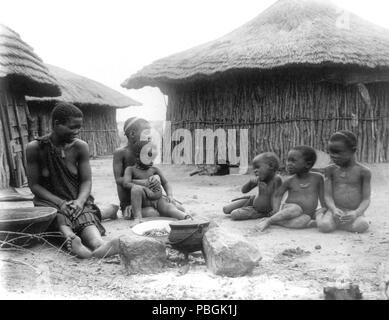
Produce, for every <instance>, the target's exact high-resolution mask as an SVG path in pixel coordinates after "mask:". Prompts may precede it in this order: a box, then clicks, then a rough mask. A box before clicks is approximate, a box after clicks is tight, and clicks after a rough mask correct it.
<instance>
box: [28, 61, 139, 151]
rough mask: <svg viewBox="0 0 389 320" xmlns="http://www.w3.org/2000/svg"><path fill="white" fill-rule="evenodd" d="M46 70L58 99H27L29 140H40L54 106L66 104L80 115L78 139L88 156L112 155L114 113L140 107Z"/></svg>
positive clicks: (90, 84)
mask: <svg viewBox="0 0 389 320" xmlns="http://www.w3.org/2000/svg"><path fill="white" fill-rule="evenodd" d="M46 66H47V68H48V69H49V71H50V72H51V74H53V76H54V77H55V78H56V79H57V81H58V83H59V86H60V88H61V92H62V95H61V96H59V97H43V98H36V97H27V103H28V106H29V110H30V113H31V117H32V119H33V124H32V126H31V131H32V132H31V134H32V136H41V135H44V134H47V133H48V132H49V131H50V128H51V125H50V113H51V111H52V109H53V107H54V105H55V103H56V102H59V101H64V102H69V103H73V104H75V105H77V106H78V107H79V108H80V109H81V110H82V111H83V113H84V126H83V129H82V131H81V139H83V140H85V141H87V142H88V144H89V148H90V152H91V155H92V156H100V155H107V154H112V152H113V151H114V150H115V148H116V147H117V146H118V143H119V140H118V131H117V125H116V109H117V108H125V107H129V106H139V105H141V104H140V103H139V102H137V101H135V100H133V99H131V98H130V97H128V96H126V95H124V94H121V93H120V92H118V91H116V90H113V89H111V88H109V87H107V86H105V85H103V84H101V83H99V82H97V81H94V80H91V79H88V78H86V77H83V76H80V75H78V74H75V73H73V72H70V71H67V70H64V69H62V68H59V67H56V66H52V65H49V64H47V65H46Z"/></svg>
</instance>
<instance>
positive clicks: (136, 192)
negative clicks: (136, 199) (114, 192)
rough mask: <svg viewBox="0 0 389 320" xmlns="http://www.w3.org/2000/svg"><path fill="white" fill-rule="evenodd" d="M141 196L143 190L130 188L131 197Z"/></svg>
mask: <svg viewBox="0 0 389 320" xmlns="http://www.w3.org/2000/svg"><path fill="white" fill-rule="evenodd" d="M142 194H143V188H142V187H141V186H138V185H133V186H132V188H131V197H133V196H139V195H142Z"/></svg>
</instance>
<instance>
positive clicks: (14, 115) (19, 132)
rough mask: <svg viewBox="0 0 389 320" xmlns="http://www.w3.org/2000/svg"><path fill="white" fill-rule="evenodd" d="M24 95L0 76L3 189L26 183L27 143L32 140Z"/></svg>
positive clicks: (0, 140) (0, 186)
mask: <svg viewBox="0 0 389 320" xmlns="http://www.w3.org/2000/svg"><path fill="white" fill-rule="evenodd" d="M27 112H28V109H27V104H26V101H25V98H24V95H22V94H18V93H16V92H13V90H12V89H11V88H10V87H9V85H8V82H7V81H6V79H0V146H1V148H0V188H7V187H9V186H12V187H21V186H23V185H25V184H26V183H27V177H26V170H25V168H26V146H27V143H28V140H29V135H28V121H27Z"/></svg>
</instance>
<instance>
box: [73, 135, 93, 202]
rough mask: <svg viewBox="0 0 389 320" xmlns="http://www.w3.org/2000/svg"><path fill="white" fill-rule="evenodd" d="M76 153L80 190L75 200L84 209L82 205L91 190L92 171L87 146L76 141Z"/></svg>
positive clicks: (82, 142)
mask: <svg viewBox="0 0 389 320" xmlns="http://www.w3.org/2000/svg"><path fill="white" fill-rule="evenodd" d="M77 149H78V150H77V152H78V165H77V167H78V175H79V179H80V189H79V191H78V196H77V199H75V200H76V201H77V202H78V203H79V204H80V205H81V207H84V204H85V202H86V200H87V199H88V197H89V196H90V193H91V190H92V170H91V167H90V162H89V147H88V144H87V143H86V142H84V141H77Z"/></svg>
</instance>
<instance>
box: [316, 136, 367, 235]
mask: <svg viewBox="0 0 389 320" xmlns="http://www.w3.org/2000/svg"><path fill="white" fill-rule="evenodd" d="M356 151H357V137H356V136H355V135H354V134H353V133H352V132H350V131H339V132H336V133H335V134H333V135H332V136H331V138H330V141H329V144H328V152H329V154H330V157H331V160H332V161H333V163H334V164H332V165H330V166H328V167H327V168H326V170H325V183H324V185H325V201H326V204H327V207H328V211H327V212H325V213H323V214H321V215H319V216H318V218H317V225H318V229H319V231H321V232H326V233H327V232H332V231H334V230H335V229H337V228H339V229H342V230H346V231H349V232H357V233H363V232H365V231H366V230H367V229H368V228H369V224H368V222H367V221H366V220H365V218H364V213H365V211H366V210H367V208H368V207H369V204H370V192H371V191H370V188H371V187H370V180H371V172H370V170H369V169H368V168H366V167H365V166H363V165H361V164H360V163H358V162H357V161H356V159H355V153H356Z"/></svg>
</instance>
